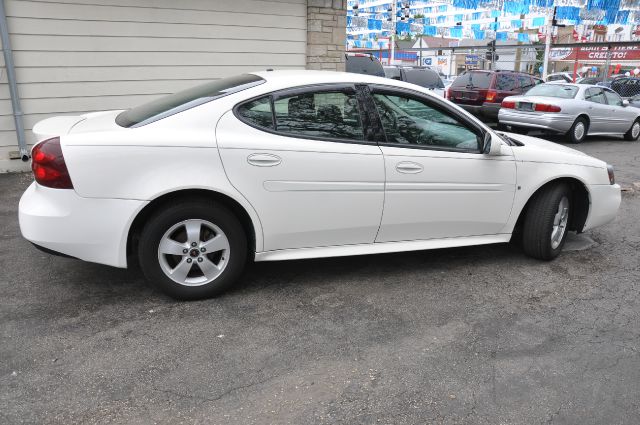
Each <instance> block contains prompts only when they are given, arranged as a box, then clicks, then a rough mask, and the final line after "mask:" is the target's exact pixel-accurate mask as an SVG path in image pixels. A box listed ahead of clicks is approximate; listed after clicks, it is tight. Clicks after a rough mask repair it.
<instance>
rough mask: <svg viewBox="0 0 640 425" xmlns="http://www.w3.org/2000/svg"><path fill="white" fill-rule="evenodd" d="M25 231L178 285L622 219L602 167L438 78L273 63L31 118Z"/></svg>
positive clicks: (185, 291) (549, 243)
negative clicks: (87, 110)
mask: <svg viewBox="0 0 640 425" xmlns="http://www.w3.org/2000/svg"><path fill="white" fill-rule="evenodd" d="M33 131H34V133H36V134H37V136H38V138H39V140H41V142H40V143H39V144H37V145H36V146H35V147H34V148H33V151H32V168H33V172H34V176H35V180H36V181H35V182H34V183H33V184H32V185H31V186H30V187H29V188H28V189H27V190H26V192H25V193H24V195H23V196H22V199H21V201H20V228H21V231H22V234H23V235H24V237H25V238H26V239H28V240H29V241H31V242H33V243H34V244H35V245H36V246H38V247H41V248H43V249H45V250H47V251H50V252H57V253H62V254H65V255H68V256H72V257H77V258H79V259H82V260H86V261H92V262H96V263H102V264H108V265H111V266H116V267H127V266H128V265H129V264H131V262H138V263H139V264H140V267H141V269H142V271H143V272H144V274H145V275H146V276H147V278H148V279H149V280H150V281H151V282H153V283H154V284H155V285H157V287H158V288H160V289H161V290H163V291H165V292H166V293H167V294H169V295H171V296H173V297H176V298H180V299H197V298H203V297H208V296H213V295H216V294H219V293H221V292H222V291H224V290H225V289H226V288H228V287H229V286H230V285H232V284H233V283H234V282H235V281H236V280H237V279H238V277H239V276H240V274H241V272H242V270H243V269H244V267H245V264H246V263H247V260H248V259H252V260H255V261H274V260H288V259H301V258H314V257H332V256H343V255H358V254H374V253H382V252H398V251H411V250H424V249H433V248H445V247H456V246H467V245H480V244H491V243H501V242H508V241H509V240H510V239H511V237H512V235H513V234H514V232H515V231H520V232H521V234H522V243H523V249H524V251H525V253H527V254H528V255H531V256H533V257H535V258H539V259H542V260H550V259H552V258H554V257H556V256H557V255H558V254H559V252H560V250H561V249H562V246H563V244H564V241H565V237H566V235H567V231H568V230H575V231H578V232H583V231H585V230H588V229H591V228H593V227H595V226H599V225H602V224H604V223H607V222H609V221H610V220H612V219H613V218H614V217H615V215H616V212H617V210H618V207H619V204H620V187H619V186H618V185H617V184H615V182H614V176H613V170H612V167H611V166H608V165H607V164H606V163H604V162H602V161H600V160H598V159H595V158H592V157H590V156H587V155H585V154H582V153H580V152H577V151H575V150H572V149H569V148H566V147H562V146H559V145H557V144H554V143H549V142H546V141H543V140H540V139H535V138H531V137H527V136H522V135H515V134H507V133H496V132H494V131H492V130H491V129H490V128H488V127H487V126H485V125H484V124H483V123H481V122H480V121H478V120H477V119H476V118H474V117H473V116H471V115H470V114H468V113H466V112H465V111H464V110H462V109H461V108H459V107H458V106H456V105H454V104H452V103H450V102H448V101H446V100H444V99H442V98H440V97H438V96H435V95H433V94H432V93H431V92H430V91H429V90H427V89H422V88H420V87H417V86H415V85H412V84H407V83H404V82H401V81H394V80H390V79H385V78H379V77H372V76H365V75H358V74H349V73H334V72H317V71H272V72H268V71H267V72H257V73H250V74H243V75H239V76H236V77H231V78H225V79H221V80H217V81H213V82H211V83H208V84H205V85H203V86H199V87H195V88H193V89H190V90H186V91H184V92H180V93H177V94H174V95H170V96H166V97H163V98H160V99H159V100H156V101H153V102H151V103H148V104H146V105H142V106H139V107H136V108H133V109H129V110H127V111H109V112H101V113H92V114H87V115H81V116H65V117H56V118H50V119H47V120H44V121H42V122H40V123H38V124H37V125H36V126H35V127H34V130H33Z"/></svg>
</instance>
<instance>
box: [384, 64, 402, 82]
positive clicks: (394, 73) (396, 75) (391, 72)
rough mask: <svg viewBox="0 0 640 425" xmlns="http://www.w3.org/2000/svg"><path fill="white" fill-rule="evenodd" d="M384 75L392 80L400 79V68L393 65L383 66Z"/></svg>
mask: <svg viewBox="0 0 640 425" xmlns="http://www.w3.org/2000/svg"><path fill="white" fill-rule="evenodd" d="M384 76H385V77H387V78H391V79H393V80H401V79H402V77H401V76H400V68H396V67H395V66H385V67H384Z"/></svg>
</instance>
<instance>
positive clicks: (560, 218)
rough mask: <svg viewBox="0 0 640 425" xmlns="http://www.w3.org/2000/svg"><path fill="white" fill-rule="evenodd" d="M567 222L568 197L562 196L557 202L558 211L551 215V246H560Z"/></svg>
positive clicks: (554, 247)
mask: <svg viewBox="0 0 640 425" xmlns="http://www.w3.org/2000/svg"><path fill="white" fill-rule="evenodd" d="M568 223H569V198H567V197H566V196H563V197H562V199H561V200H560V203H559V204H558V211H557V212H556V215H555V216H554V217H553V230H552V231H551V248H553V249H556V248H558V247H559V246H560V243H561V242H562V239H563V238H564V234H565V232H566V230H567V224H568Z"/></svg>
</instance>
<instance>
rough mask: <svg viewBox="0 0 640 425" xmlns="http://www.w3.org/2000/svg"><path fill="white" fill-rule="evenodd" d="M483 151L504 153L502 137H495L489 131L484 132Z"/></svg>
mask: <svg viewBox="0 0 640 425" xmlns="http://www.w3.org/2000/svg"><path fill="white" fill-rule="evenodd" d="M482 153H483V154H485V155H492V156H496V155H501V154H502V142H501V141H500V139H498V138H496V137H493V136H492V135H491V133H489V132H488V131H487V132H486V133H485V134H484V140H483V145H482Z"/></svg>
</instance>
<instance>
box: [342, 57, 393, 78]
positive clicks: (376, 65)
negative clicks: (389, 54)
mask: <svg viewBox="0 0 640 425" xmlns="http://www.w3.org/2000/svg"><path fill="white" fill-rule="evenodd" d="M346 62H347V63H346V71H347V72H354V73H356V74H367V75H375V76H377V77H384V76H385V75H384V69H382V65H381V64H380V62H378V59H376V58H373V57H369V56H347V58H346Z"/></svg>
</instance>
